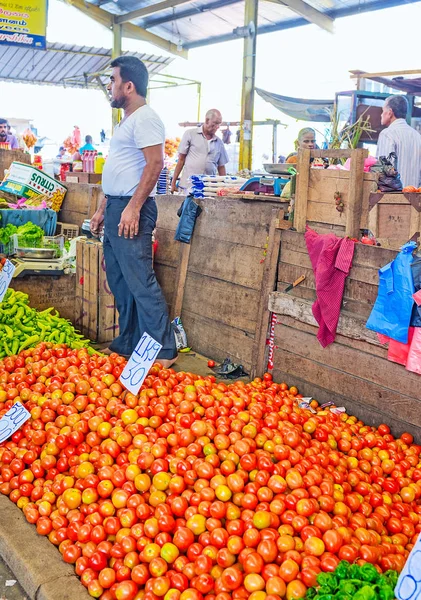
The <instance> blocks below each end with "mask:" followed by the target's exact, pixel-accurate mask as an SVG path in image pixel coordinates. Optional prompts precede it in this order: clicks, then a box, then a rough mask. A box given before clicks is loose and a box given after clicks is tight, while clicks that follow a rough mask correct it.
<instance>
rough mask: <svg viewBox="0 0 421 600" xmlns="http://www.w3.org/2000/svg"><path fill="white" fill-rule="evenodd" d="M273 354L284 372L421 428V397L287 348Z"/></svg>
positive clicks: (391, 417)
mask: <svg viewBox="0 0 421 600" xmlns="http://www.w3.org/2000/svg"><path fill="white" fill-rule="evenodd" d="M274 354H275V364H276V365H279V366H281V368H282V370H283V371H284V372H286V373H290V374H291V375H292V376H295V375H297V376H300V377H303V378H304V379H305V380H306V381H308V382H309V383H311V384H316V385H318V386H319V387H321V388H324V389H326V390H328V391H336V392H337V393H338V394H340V395H341V396H342V397H344V398H349V399H352V400H356V401H358V402H364V403H365V404H366V405H367V406H369V407H371V408H373V409H375V410H378V411H381V412H383V414H384V415H385V417H387V416H388V417H389V419H395V418H398V419H401V420H404V421H406V422H407V423H411V424H412V425H414V426H418V427H419V422H420V421H419V416H418V415H419V411H420V409H421V402H420V401H419V400H415V399H414V398H412V397H409V396H406V395H403V394H399V393H398V392H394V391H392V390H389V389H387V388H385V387H382V386H379V385H376V384H374V383H371V382H369V381H365V380H363V379H361V378H359V377H355V376H353V375H349V374H348V373H343V372H341V371H338V370H337V369H332V368H331V367H328V366H326V365H323V364H320V363H317V362H314V361H312V360H310V359H307V358H301V357H298V355H295V354H292V353H291V352H287V351H285V350H281V349H275V353H274ZM332 387H334V390H332ZM387 420H388V419H387Z"/></svg>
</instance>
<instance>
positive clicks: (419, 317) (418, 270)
mask: <svg viewBox="0 0 421 600" xmlns="http://www.w3.org/2000/svg"><path fill="white" fill-rule="evenodd" d="M411 271H412V281H413V282H414V287H415V294H414V296H413V299H414V300H415V302H414V306H413V308H412V315H411V327H421V301H418V300H417V298H419V297H420V296H421V256H418V255H416V256H414V260H413V261H412V264H411ZM417 292H418V295H417Z"/></svg>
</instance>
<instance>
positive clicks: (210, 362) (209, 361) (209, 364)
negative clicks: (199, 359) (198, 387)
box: [208, 360, 216, 369]
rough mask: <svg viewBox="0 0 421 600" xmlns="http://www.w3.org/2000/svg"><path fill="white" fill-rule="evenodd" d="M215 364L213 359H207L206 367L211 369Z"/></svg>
mask: <svg viewBox="0 0 421 600" xmlns="http://www.w3.org/2000/svg"><path fill="white" fill-rule="evenodd" d="M215 365H216V362H215V361H214V360H208V367H209V368H210V369H213V367H214V366H215Z"/></svg>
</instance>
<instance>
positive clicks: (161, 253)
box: [154, 227, 180, 267]
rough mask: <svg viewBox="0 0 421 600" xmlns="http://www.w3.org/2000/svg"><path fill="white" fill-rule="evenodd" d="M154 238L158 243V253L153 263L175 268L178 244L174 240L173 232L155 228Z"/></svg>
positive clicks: (177, 257)
mask: <svg viewBox="0 0 421 600" xmlns="http://www.w3.org/2000/svg"><path fill="white" fill-rule="evenodd" d="M155 236H156V239H157V241H158V251H157V252H156V254H155V258H154V262H155V263H160V264H162V265H168V266H170V267H176V266H177V264H178V259H179V251H178V246H179V244H180V242H177V241H176V240H175V239H174V231H172V230H171V229H163V228H162V227H157V228H156V234H155Z"/></svg>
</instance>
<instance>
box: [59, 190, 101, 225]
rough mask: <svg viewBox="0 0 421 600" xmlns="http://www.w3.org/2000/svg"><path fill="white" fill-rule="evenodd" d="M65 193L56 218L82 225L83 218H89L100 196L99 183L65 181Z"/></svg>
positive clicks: (63, 221)
mask: <svg viewBox="0 0 421 600" xmlns="http://www.w3.org/2000/svg"><path fill="white" fill-rule="evenodd" d="M65 186H66V188H67V194H66V196H65V198H64V200H63V204H62V205H61V209H60V212H59V214H58V220H59V221H60V222H62V223H70V224H72V225H77V226H78V227H79V228H80V227H81V226H82V224H83V221H84V220H85V219H90V218H91V217H92V216H93V214H94V213H95V211H96V209H97V207H98V203H99V202H100V201H101V198H102V190H101V186H100V185H96V184H90V183H69V182H66V183H65Z"/></svg>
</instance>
